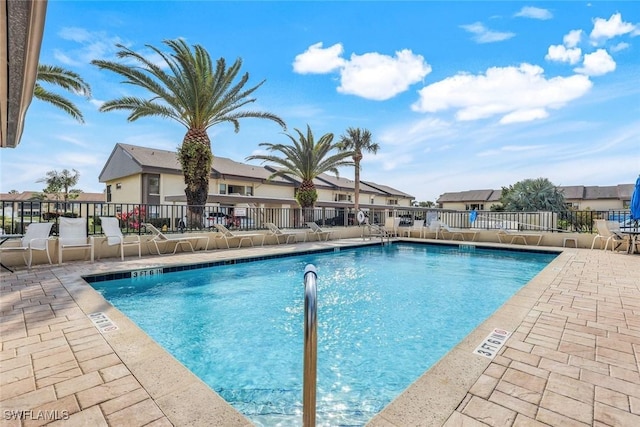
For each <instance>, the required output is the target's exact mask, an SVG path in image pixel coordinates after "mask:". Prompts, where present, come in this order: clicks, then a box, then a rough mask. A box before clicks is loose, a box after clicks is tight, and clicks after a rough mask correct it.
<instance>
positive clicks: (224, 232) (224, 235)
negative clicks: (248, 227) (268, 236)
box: [207, 224, 264, 249]
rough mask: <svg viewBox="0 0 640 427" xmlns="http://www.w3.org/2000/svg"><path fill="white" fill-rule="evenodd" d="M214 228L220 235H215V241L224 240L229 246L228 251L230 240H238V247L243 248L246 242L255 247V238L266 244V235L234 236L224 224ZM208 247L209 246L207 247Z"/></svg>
mask: <svg viewBox="0 0 640 427" xmlns="http://www.w3.org/2000/svg"><path fill="white" fill-rule="evenodd" d="M213 226H214V227H215V228H216V229H217V230H218V233H215V237H214V239H223V240H224V242H225V243H226V245H227V249H230V246H229V240H232V239H238V247H241V246H242V242H243V241H244V240H248V241H249V242H250V243H251V246H253V238H254V237H262V239H263V240H262V242H263V243H264V234H244V233H243V234H234V233H232V232H231V231H230V230H229V229H228V228H227V227H225V226H224V225H222V224H213ZM208 246H209V245H208V244H207V247H208Z"/></svg>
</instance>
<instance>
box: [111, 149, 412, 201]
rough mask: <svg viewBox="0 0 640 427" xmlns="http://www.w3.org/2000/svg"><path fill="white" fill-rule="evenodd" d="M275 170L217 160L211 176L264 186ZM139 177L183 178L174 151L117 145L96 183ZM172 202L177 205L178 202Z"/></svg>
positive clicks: (385, 190) (380, 188) (330, 181)
mask: <svg viewBox="0 0 640 427" xmlns="http://www.w3.org/2000/svg"><path fill="white" fill-rule="evenodd" d="M277 170H279V168H277V167H275V166H271V165H264V166H257V165H251V164H247V163H240V162H236V161H234V160H231V159H228V158H226V157H217V156H216V157H214V160H213V166H212V168H211V174H212V177H214V178H222V179H234V178H237V179H243V180H253V181H261V182H265V181H267V180H269V177H271V175H272V174H273V172H275V171H277ZM139 173H171V174H182V172H181V166H180V163H179V162H178V157H177V153H176V152H175V151H168V150H159V149H156V148H148V147H140V146H137V145H131V144H122V143H117V144H116V145H115V147H114V148H113V151H112V152H111V154H110V155H109V159H108V160H107V162H106V164H105V166H104V167H103V169H102V172H100V176H99V180H100V182H107V181H112V180H115V179H119V178H124V177H127V176H130V175H135V174H139ZM269 183H270V184H283V185H299V184H300V179H299V178H297V177H294V176H290V175H287V176H286V177H280V176H276V177H274V178H273V179H271V180H269ZM313 183H314V185H315V186H316V187H317V188H319V189H320V188H321V189H336V190H338V191H340V190H342V191H353V190H354V189H355V182H354V181H353V180H351V179H347V178H342V177H335V176H332V175H329V174H325V173H323V174H321V175H320V176H318V177H317V178H315V179H314V180H313ZM360 193H361V194H376V195H382V196H387V197H388V196H392V197H405V198H410V199H414V197H413V196H411V195H409V194H407V193H404V192H402V191H400V190H396V189H395V188H392V187H389V186H387V185H381V184H375V183H372V182H369V181H366V182H365V181H361V182H360ZM211 196H212V195H210V197H211ZM176 197H180V196H176ZM167 200H169V198H167ZM174 201H178V199H176V200H174Z"/></svg>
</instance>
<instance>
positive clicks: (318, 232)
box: [307, 222, 331, 241]
mask: <svg viewBox="0 0 640 427" xmlns="http://www.w3.org/2000/svg"><path fill="white" fill-rule="evenodd" d="M307 227H309V228H310V229H311V231H309V232H308V233H309V234H311V235H312V236H316V237H317V238H318V240H323V238H324V240H325V241H327V240H329V239H330V238H331V231H325V230H323V229H322V228H320V226H319V225H318V224H316V223H315V222H307Z"/></svg>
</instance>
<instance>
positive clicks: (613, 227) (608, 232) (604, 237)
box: [591, 219, 629, 251]
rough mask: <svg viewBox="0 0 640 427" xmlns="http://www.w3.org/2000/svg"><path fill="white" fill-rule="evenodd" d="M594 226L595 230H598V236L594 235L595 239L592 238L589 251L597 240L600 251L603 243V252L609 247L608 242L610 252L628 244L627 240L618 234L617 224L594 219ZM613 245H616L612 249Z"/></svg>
mask: <svg viewBox="0 0 640 427" xmlns="http://www.w3.org/2000/svg"><path fill="white" fill-rule="evenodd" d="M595 225H596V229H597V230H598V234H596V235H595V237H594V238H593V241H592V242H591V249H593V248H594V246H595V244H596V242H597V241H598V240H600V249H602V242H603V241H604V250H605V251H606V250H607V247H608V246H609V242H611V251H614V250H615V249H618V247H619V246H620V245H621V244H623V243H626V244H629V238H628V237H627V236H623V235H622V234H620V233H619V231H620V223H619V222H616V221H607V220H604V219H596V220H595ZM614 243H617V245H616V246H615V247H614Z"/></svg>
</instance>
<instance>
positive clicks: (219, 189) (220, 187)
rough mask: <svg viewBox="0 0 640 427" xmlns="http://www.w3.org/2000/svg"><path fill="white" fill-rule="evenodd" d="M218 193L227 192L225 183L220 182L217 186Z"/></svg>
mask: <svg viewBox="0 0 640 427" xmlns="http://www.w3.org/2000/svg"><path fill="white" fill-rule="evenodd" d="M218 193H220V194H227V184H220V186H219V188H218Z"/></svg>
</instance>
